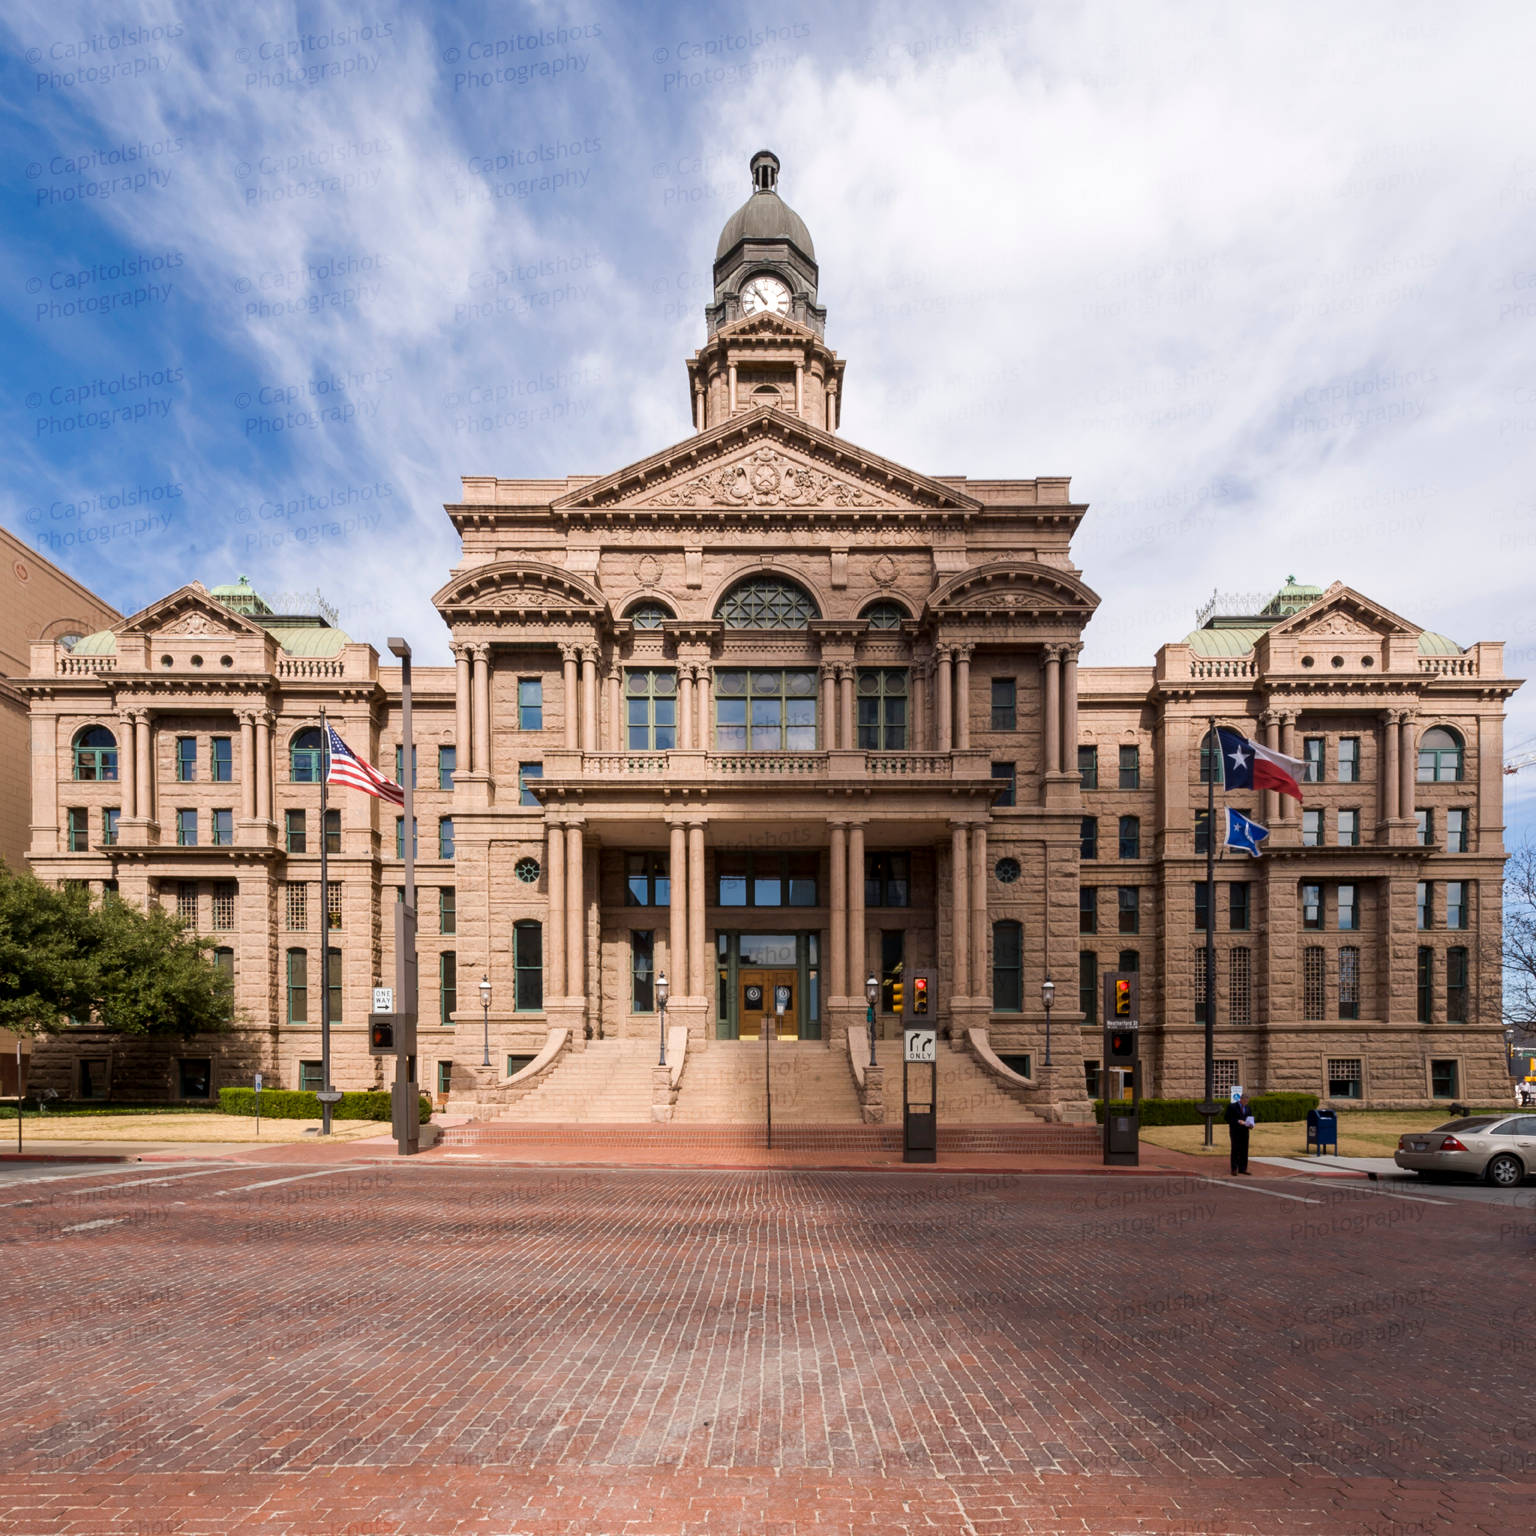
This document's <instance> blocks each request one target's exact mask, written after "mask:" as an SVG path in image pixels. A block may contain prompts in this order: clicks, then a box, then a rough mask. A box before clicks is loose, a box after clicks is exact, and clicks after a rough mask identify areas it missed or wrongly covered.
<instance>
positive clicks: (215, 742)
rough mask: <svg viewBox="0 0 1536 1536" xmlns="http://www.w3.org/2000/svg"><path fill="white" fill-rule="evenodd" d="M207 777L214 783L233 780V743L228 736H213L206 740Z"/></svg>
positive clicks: (224, 782)
mask: <svg viewBox="0 0 1536 1536" xmlns="http://www.w3.org/2000/svg"><path fill="white" fill-rule="evenodd" d="M208 777H209V778H210V779H211V780H212V781H213V782H214V783H215V784H232V783H234V780H235V745H234V742H233V741H231V740H230V738H229V737H228V736H213V737H210V738H209V741H208Z"/></svg>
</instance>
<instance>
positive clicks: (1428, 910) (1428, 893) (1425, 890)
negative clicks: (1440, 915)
mask: <svg viewBox="0 0 1536 1536" xmlns="http://www.w3.org/2000/svg"><path fill="white" fill-rule="evenodd" d="M1414 908H1415V914H1416V926H1417V927H1418V929H1419V930H1420V931H1421V932H1422V931H1423V930H1424V929H1425V928H1428V927H1429V926H1430V924H1431V922H1432V921H1433V920H1434V912H1435V888H1434V882H1433V881H1430V880H1420V881H1419V883H1418V886H1417V887H1416V889H1415V891H1414Z"/></svg>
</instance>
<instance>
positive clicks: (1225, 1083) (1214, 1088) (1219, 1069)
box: [1211, 1056, 1241, 1104]
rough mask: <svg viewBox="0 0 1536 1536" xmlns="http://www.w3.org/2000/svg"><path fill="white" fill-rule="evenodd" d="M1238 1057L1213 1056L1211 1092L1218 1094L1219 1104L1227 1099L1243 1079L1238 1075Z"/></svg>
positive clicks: (1217, 1100)
mask: <svg viewBox="0 0 1536 1536" xmlns="http://www.w3.org/2000/svg"><path fill="white" fill-rule="evenodd" d="M1237 1073H1238V1063H1237V1059H1236V1058H1235V1057H1232V1056H1213V1057H1212V1058H1211V1092H1212V1093H1213V1094H1215V1096H1216V1102H1217V1103H1218V1104H1219V1103H1220V1102H1221V1101H1222V1100H1223V1099H1227V1098H1228V1097H1229V1095H1230V1094H1231V1092H1232V1090H1233V1089H1234V1088H1236V1087H1237V1086H1238V1085H1239V1083H1240V1081H1241V1079H1240V1078H1239V1077H1238V1075H1237Z"/></svg>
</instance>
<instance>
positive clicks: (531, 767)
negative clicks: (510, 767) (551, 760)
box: [517, 763, 544, 805]
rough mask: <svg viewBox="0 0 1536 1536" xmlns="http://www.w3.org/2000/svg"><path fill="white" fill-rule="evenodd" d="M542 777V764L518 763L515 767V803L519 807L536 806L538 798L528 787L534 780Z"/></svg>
mask: <svg viewBox="0 0 1536 1536" xmlns="http://www.w3.org/2000/svg"><path fill="white" fill-rule="evenodd" d="M543 777H544V764H543V763H519V764H518V765H517V803H518V804H519V805H537V804H538V803H539V797H538V796H537V795H536V794H534V792H533V791H532V789H530V788H529V785H530V784H532V783H533V781H534V780H535V779H542V778H543Z"/></svg>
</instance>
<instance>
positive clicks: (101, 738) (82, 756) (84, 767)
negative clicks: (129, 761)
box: [74, 725, 117, 780]
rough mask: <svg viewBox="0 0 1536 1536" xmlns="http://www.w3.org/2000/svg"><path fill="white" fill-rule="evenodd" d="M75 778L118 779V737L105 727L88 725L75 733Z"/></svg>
mask: <svg viewBox="0 0 1536 1536" xmlns="http://www.w3.org/2000/svg"><path fill="white" fill-rule="evenodd" d="M74 755H75V777H76V778H77V779H87V780H98V779H115V778H116V777H117V737H116V736H114V735H113V734H112V732H111V731H109V730H108V729H107V728H106V726H104V725H88V726H86V728H85V729H84V730H83V731H77V732H76V733H75V743H74Z"/></svg>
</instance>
